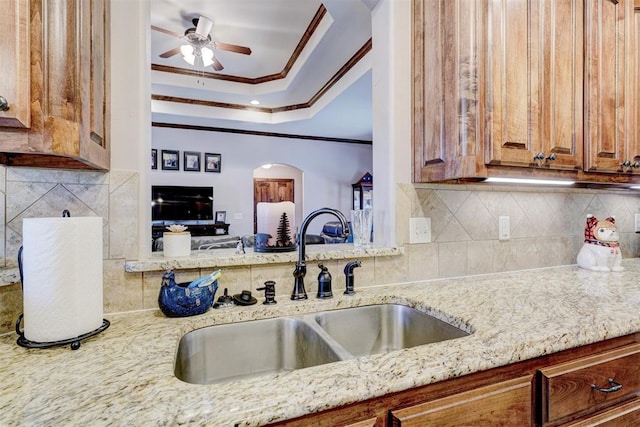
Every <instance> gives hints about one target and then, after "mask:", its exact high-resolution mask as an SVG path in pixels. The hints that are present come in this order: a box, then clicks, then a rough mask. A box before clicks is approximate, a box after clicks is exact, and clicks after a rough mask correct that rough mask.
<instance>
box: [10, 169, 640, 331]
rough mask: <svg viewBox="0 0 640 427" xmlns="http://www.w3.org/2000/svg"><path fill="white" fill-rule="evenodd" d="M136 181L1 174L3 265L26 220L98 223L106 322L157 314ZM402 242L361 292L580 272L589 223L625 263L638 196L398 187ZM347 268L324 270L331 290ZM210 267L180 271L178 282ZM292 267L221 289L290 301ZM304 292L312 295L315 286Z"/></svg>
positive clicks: (156, 281)
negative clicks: (608, 225)
mask: <svg viewBox="0 0 640 427" xmlns="http://www.w3.org/2000/svg"><path fill="white" fill-rule="evenodd" d="M138 188H139V176H138V173H137V172H131V171H111V172H108V173H101V172H87V171H56V170H47V169H30V168H7V167H1V166H0V204H2V209H0V216H1V217H2V218H0V219H1V220H2V224H4V227H0V239H1V240H0V241H2V242H4V245H1V246H0V258H1V260H2V262H3V265H4V266H8V267H12V266H15V265H16V254H17V250H18V248H19V247H20V245H21V242H22V219H23V218H26V217H40V216H59V215H61V212H62V210H63V209H69V210H70V211H71V213H72V215H74V216H83V215H95V216H100V217H102V218H103V223H104V254H105V260H104V311H105V313H106V314H108V313H114V312H121V311H131V310H141V309H155V308H157V295H158V290H159V287H160V279H161V273H160V272H150V273H125V271H124V261H125V260H126V259H136V257H137V247H138V232H137V230H138V209H139V208H138V207H139V203H141V201H140V200H139V196H138V194H139V190H138ZM397 190H398V191H397V198H396V201H397V204H396V214H397V225H396V232H397V240H398V244H399V245H400V246H404V255H401V256H393V257H377V258H373V259H368V260H367V261H366V262H363V266H362V268H360V269H358V272H357V275H358V278H357V285H356V286H366V285H375V284H384V283H393V282H403V281H409V280H424V279H434V278H442V277H454V276H466V275H475V274H485V273H493V272H500V271H509V270H521V269H528V268H537V267H550V266H556V265H566V264H575V257H576V255H577V253H578V251H579V249H580V247H581V245H582V242H583V230H584V225H585V219H586V215H587V214H588V213H591V214H593V215H595V216H597V217H599V218H600V217H602V218H604V217H606V216H610V215H613V216H615V217H616V221H617V225H618V228H619V230H620V232H621V247H622V252H623V256H624V257H625V258H629V257H637V256H638V254H639V253H640V245H639V239H638V235H636V234H635V232H634V230H633V226H634V214H636V213H640V196H639V195H637V194H636V193H635V192H633V191H630V190H589V189H541V188H523V187H499V186H487V185H440V184H438V185H435V184H434V185H425V184H415V185H413V184H398V185H397ZM505 215H506V216H509V217H510V224H511V227H510V233H511V237H510V239H509V240H503V241H501V240H498V217H499V216H505ZM411 217H429V218H431V229H432V230H431V232H432V243H425V244H409V243H408V242H409V218H411ZM343 264H344V263H343V262H342V261H331V262H330V263H327V265H328V266H329V269H330V271H332V272H336V274H334V282H335V283H334V288H335V289H339V288H341V287H343V286H344V278H343V277H342V275H341V274H337V272H339V271H340V270H341V268H342V267H343ZM209 272H210V269H203V270H197V269H196V270H188V271H180V274H181V279H182V280H189V279H190V278H195V277H198V276H199V275H202V274H206V273H209ZM292 272H293V264H273V265H260V266H253V267H251V266H238V267H233V268H226V269H225V271H224V276H223V278H224V281H223V283H221V288H225V287H226V288H228V289H229V293H230V294H235V293H239V292H240V291H241V290H243V289H250V290H251V291H253V292H255V289H256V288H257V287H260V286H261V285H262V283H263V282H264V280H267V279H271V280H275V281H276V282H277V283H278V285H277V286H276V292H277V294H278V296H279V297H280V298H288V294H289V293H290V292H291V288H292V284H293V279H292ZM309 282H310V285H309V286H308V289H307V292H308V293H309V294H310V295H313V293H314V291H315V289H314V287H315V283H313V282H315V281H314V280H310V281H309ZM21 311H22V292H21V289H20V284H13V285H9V286H2V287H0V332H7V331H11V330H13V328H14V322H15V320H16V318H17V316H18V314H19V313H20V312H21Z"/></svg>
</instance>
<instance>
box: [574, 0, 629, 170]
mask: <svg viewBox="0 0 640 427" xmlns="http://www.w3.org/2000/svg"><path fill="white" fill-rule="evenodd" d="M632 2H633V0H587V1H586V2H585V4H586V6H585V7H586V14H585V22H586V28H585V33H586V47H585V52H586V57H585V61H586V66H585V67H586V73H587V74H586V84H585V103H586V106H585V112H586V117H585V120H586V126H585V128H586V129H585V151H586V153H587V154H586V156H585V170H586V171H588V172H621V171H623V167H622V166H621V163H624V162H626V161H627V160H630V161H633V158H629V156H630V155H631V156H634V155H635V154H636V153H631V152H629V139H630V135H629V133H628V118H627V116H626V114H627V112H626V111H625V109H626V100H627V99H628V98H629V96H630V93H629V86H630V82H629V81H628V79H629V77H630V75H629V70H630V65H631V60H632V58H633V57H637V52H636V55H631V45H630V44H629V43H630V42H631V38H630V37H629V34H628V24H629V22H630V19H631V18H632V16H631V14H632V11H633V7H632V6H633V4H632Z"/></svg>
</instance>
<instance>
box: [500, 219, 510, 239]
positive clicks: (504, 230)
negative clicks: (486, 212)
mask: <svg viewBox="0 0 640 427" xmlns="http://www.w3.org/2000/svg"><path fill="white" fill-rule="evenodd" d="M509 222H510V221H509V217H508V216H500V217H498V239H500V240H509V239H510V238H511V224H510V223H509Z"/></svg>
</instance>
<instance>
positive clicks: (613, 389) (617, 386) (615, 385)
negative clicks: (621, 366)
mask: <svg viewBox="0 0 640 427" xmlns="http://www.w3.org/2000/svg"><path fill="white" fill-rule="evenodd" d="M609 386H610V387H606V388H603V387H598V386H597V385H595V384H591V388H592V389H594V390H597V391H601V392H603V393H615V392H616V391H620V390H622V384H620V383H619V382H616V381H614V380H613V379H612V378H609Z"/></svg>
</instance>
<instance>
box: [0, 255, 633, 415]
mask: <svg viewBox="0 0 640 427" xmlns="http://www.w3.org/2000/svg"><path fill="white" fill-rule="evenodd" d="M623 266H624V267H625V268H626V271H625V272H622V273H597V272H590V271H586V270H581V269H579V268H577V267H576V266H567V267H558V268H548V269H538V270H527V271H521V272H512V273H501V274H492V275H484V276H475V277H465V278H459V279H455V278H454V279H446V280H436V281H426V282H416V283H404V284H395V285H388V286H377V287H370V288H362V287H361V288H360V289H358V288H356V291H357V294H356V295H354V296H351V297H348V296H344V295H342V294H339V295H336V297H334V298H333V299H331V300H317V299H315V298H311V299H309V300H308V301H303V302H298V301H290V300H285V299H284V298H282V297H281V298H279V299H278V304H276V305H274V306H264V305H262V304H257V305H254V306H250V307H234V308H231V309H228V310H214V309H212V310H209V311H208V312H207V313H205V314H203V315H200V316H195V317H190V318H181V319H169V318H166V317H164V316H163V315H162V314H161V313H160V312H159V311H144V312H137V313H124V314H120V315H109V316H106V317H107V318H108V319H109V320H110V321H111V327H110V328H109V329H107V330H106V331H105V332H103V333H102V334H100V335H98V336H96V337H94V338H92V339H89V340H87V341H85V342H83V344H82V346H81V348H80V349H79V350H77V351H72V350H70V349H69V348H68V347H64V348H53V349H40V350H36V349H24V348H22V347H19V346H17V345H16V343H15V340H16V338H17V337H16V334H15V333H12V334H7V335H4V336H0V360H1V361H2V362H1V363H0V378H1V379H2V385H3V387H2V388H1V389H0V414H1V416H0V424H2V425H12V426H22V425H24V426H36V425H37V426H40V425H50V426H63V425H64V426H85V425H91V426H102V425H115V426H125V425H126V426H147V425H149V426H157V425H181V424H190V425H215V426H230V425H236V424H237V425H261V424H265V423H267V422H271V421H277V420H282V419H286V418H293V417H297V416H300V415H303V414H306V413H310V412H316V411H320V410H323V409H327V408H331V407H335V406H340V405H345V404H348V403H351V402H354V401H359V400H364V399H367V398H373V397H376V396H381V395H384V394H387V393H391V392H396V391H401V390H405V389H408V388H412V387H416V386H421V385H425V384H429V383H433V382H436V381H440V380H444V379H447V378H451V377H455V376H460V375H464V374H468V373H471V372H475V371H479V370H484V369H488V368H492V367H497V366H501V365H505V364H509V363H512V362H516V361H520V360H524V359H529V358H533V357H536V356H540V355H544V354H549V353H554V352H557V351H561V350H564V349H567V348H571V347H575V346H581V345H585V344H589V343H593V342H597V341H601V340H605V339H608V338H613V337H616V336H622V335H626V334H630V333H635V332H637V331H640V312H639V311H638V307H639V306H640V283H639V278H640V259H632V260H625V261H624V262H623ZM375 303H400V304H406V305H412V306H416V307H417V308H419V309H423V310H426V311H428V312H430V313H432V314H434V315H435V316H437V317H440V318H443V319H447V320H448V321H450V322H453V323H454V324H456V325H458V326H460V327H462V328H466V329H470V330H473V332H474V333H473V334H472V335H470V336H468V337H464V338H458V339H455V340H451V341H446V342H441V343H435V344H428V345H424V346H419V347H414V348H410V349H405V350H400V351H395V352H390V353H387V354H382V355H374V356H369V357H362V358H359V359H354V360H347V361H341V362H335V363H332V364H327V365H321V366H315V367H311V368H306V369H300V370H297V371H293V372H288V373H282V374H275V375H268V376H265V377H260V378H253V379H247V380H242V381H237V382H230V383H223V384H216V385H192V384H187V383H183V382H181V381H180V380H178V379H176V378H175V377H174V375H173V363H174V355H175V350H176V346H177V343H178V339H179V338H180V337H181V336H182V334H184V333H185V332H188V331H190V330H193V329H195V328H199V327H202V326H207V325H213V324H219V323H226V322H232V321H233V322H235V321H243V320H250V319H258V318H264V317H273V316H278V315H284V314H299V313H304V312H314V311H320V310H326V309H332V308H339V307H347V306H356V305H366V304H375Z"/></svg>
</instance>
